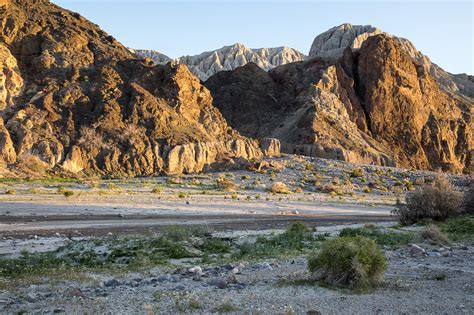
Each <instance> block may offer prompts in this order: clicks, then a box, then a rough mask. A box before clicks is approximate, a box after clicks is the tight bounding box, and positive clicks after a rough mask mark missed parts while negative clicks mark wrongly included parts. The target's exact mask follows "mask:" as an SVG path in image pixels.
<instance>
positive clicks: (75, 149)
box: [0, 0, 274, 176]
mask: <svg viewBox="0 0 474 315" xmlns="http://www.w3.org/2000/svg"><path fill="white" fill-rule="evenodd" d="M263 145H264V146H265V148H266V149H268V148H269V147H270V146H272V145H274V143H273V142H271V141H265V142H263ZM262 155H263V152H262V150H261V149H260V147H259V143H258V142H257V141H254V140H250V139H247V138H244V137H242V136H240V135H239V134H238V133H237V132H236V131H234V130H232V129H231V128H230V127H228V125H227V122H226V120H225V119H224V118H223V117H222V115H221V113H220V112H219V111H218V110H217V109H216V108H215V107H214V106H213V100H212V97H211V95H210V93H209V91H208V90H207V89H206V88H205V87H204V86H202V85H201V83H200V81H199V79H198V78H197V77H195V76H194V75H193V74H192V73H191V72H189V70H188V68H187V67H186V66H184V65H171V64H167V65H154V64H153V62H149V61H147V60H143V59H137V58H136V56H135V55H134V54H132V53H131V52H130V51H129V50H128V49H127V48H125V47H124V46H123V45H121V44H120V43H119V42H117V41H116V40H115V39H114V38H113V37H112V36H110V35H108V34H106V33H105V32H104V31H102V30H100V29H99V28H98V26H97V25H95V24H93V23H91V22H89V21H87V20H86V19H84V18H83V17H82V16H80V15H79V14H76V13H72V12H69V11H67V10H64V9H62V8H60V7H58V6H56V5H54V4H52V3H50V2H49V1H47V0H3V1H1V2H0V161H1V163H0V169H2V170H3V171H2V172H6V170H10V171H11V172H13V174H17V175H18V174H19V175H22V176H25V174H26V175H28V174H33V175H36V174H40V173H42V172H43V171H51V172H60V173H69V174H72V173H75V174H77V173H79V174H86V175H99V176H100V175H106V176H136V175H153V174H160V173H180V172H198V171H201V170H203V169H205V168H206V167H209V166H210V165H211V164H214V163H216V162H220V161H228V160H229V159H231V158H233V157H236V158H238V157H241V158H244V159H250V158H258V157H261V156H262Z"/></svg>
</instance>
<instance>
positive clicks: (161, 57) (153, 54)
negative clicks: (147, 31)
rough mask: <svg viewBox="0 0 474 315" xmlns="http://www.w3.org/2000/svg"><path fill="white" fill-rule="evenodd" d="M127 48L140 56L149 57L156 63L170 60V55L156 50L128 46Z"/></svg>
mask: <svg viewBox="0 0 474 315" xmlns="http://www.w3.org/2000/svg"><path fill="white" fill-rule="evenodd" d="M128 50H130V51H131V52H132V53H134V54H136V55H137V56H140V57H142V58H150V59H151V60H153V62H154V63H156V64H165V63H168V62H170V61H172V59H171V58H170V57H168V56H166V55H165V54H162V53H160V52H159V51H156V50H148V49H132V48H129V49H128Z"/></svg>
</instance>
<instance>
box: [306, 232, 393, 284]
mask: <svg viewBox="0 0 474 315" xmlns="http://www.w3.org/2000/svg"><path fill="white" fill-rule="evenodd" d="M386 268H387V262H386V259H385V257H384V256H383V254H382V252H381V251H380V249H379V248H378V247H377V244H376V243H375V242H374V241H373V240H371V239H369V238H366V237H362V236H356V237H338V238H335V239H332V240H328V241H326V242H324V243H323V245H322V248H321V250H320V251H319V252H317V253H315V254H313V255H310V256H309V257H308V269H309V271H310V272H312V273H313V274H315V275H316V276H317V277H318V278H319V279H320V280H322V281H323V282H324V283H325V284H327V285H330V286H337V287H340V286H342V287H348V288H351V289H356V290H367V289H369V288H372V287H376V286H379V285H381V284H382V282H383V279H384V272H385V270H386Z"/></svg>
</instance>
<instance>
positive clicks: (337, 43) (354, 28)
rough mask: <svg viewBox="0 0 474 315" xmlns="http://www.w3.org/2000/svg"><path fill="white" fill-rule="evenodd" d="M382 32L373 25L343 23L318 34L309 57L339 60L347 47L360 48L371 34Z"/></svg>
mask: <svg viewBox="0 0 474 315" xmlns="http://www.w3.org/2000/svg"><path fill="white" fill-rule="evenodd" d="M380 33H382V31H381V30H379V29H378V28H376V27H373V26H371V25H352V24H349V23H346V24H341V25H339V26H336V27H333V28H331V29H329V30H328V31H326V32H324V33H322V34H320V35H318V36H316V38H315V39H314V41H313V44H312V45H311V49H310V51H309V57H310V58H314V57H320V58H325V59H333V60H337V59H339V58H341V57H342V54H343V52H344V49H346V47H350V48H352V49H358V48H360V46H361V45H362V43H363V42H364V41H365V40H366V39H367V38H368V37H369V36H373V35H377V34H380Z"/></svg>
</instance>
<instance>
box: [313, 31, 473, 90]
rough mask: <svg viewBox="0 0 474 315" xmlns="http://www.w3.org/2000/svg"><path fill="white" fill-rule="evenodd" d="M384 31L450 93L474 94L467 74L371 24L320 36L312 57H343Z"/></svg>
mask: <svg viewBox="0 0 474 315" xmlns="http://www.w3.org/2000/svg"><path fill="white" fill-rule="evenodd" d="M378 34H384V35H386V36H388V37H392V38H393V39H394V40H396V41H398V43H399V44H400V47H401V48H402V49H403V50H404V52H405V53H406V54H408V55H409V56H410V57H411V59H412V60H413V61H415V62H416V63H417V64H419V65H421V66H423V68H424V69H425V71H427V72H428V73H430V74H431V76H432V77H433V78H434V79H435V80H436V81H437V82H438V83H439V85H440V86H441V87H442V88H443V89H444V90H445V91H447V92H451V93H456V94H460V95H462V96H467V97H470V98H473V97H474V82H472V80H469V77H468V76H467V75H453V74H451V73H448V72H446V71H444V70H443V69H442V68H441V67H439V66H438V65H437V64H435V63H433V62H432V61H431V60H430V58H428V57H427V56H426V55H424V54H422V53H421V52H420V51H418V49H416V47H415V45H413V43H412V42H410V41H409V40H408V39H406V38H401V37H396V36H393V35H390V34H388V33H385V32H383V31H382V30H380V29H378V28H376V27H373V26H371V25H352V24H348V23H346V24H342V25H339V26H336V27H333V28H331V29H329V30H328V31H326V32H324V33H322V34H320V35H318V36H316V38H315V39H314V41H313V44H312V45H311V49H310V52H309V58H316V57H318V58H323V59H327V60H333V61H337V60H339V59H340V58H342V57H343V53H344V50H345V49H346V48H347V47H349V48H351V50H353V51H356V50H358V49H359V48H361V47H362V44H363V43H364V41H365V40H367V39H368V38H369V37H371V36H375V35H378Z"/></svg>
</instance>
